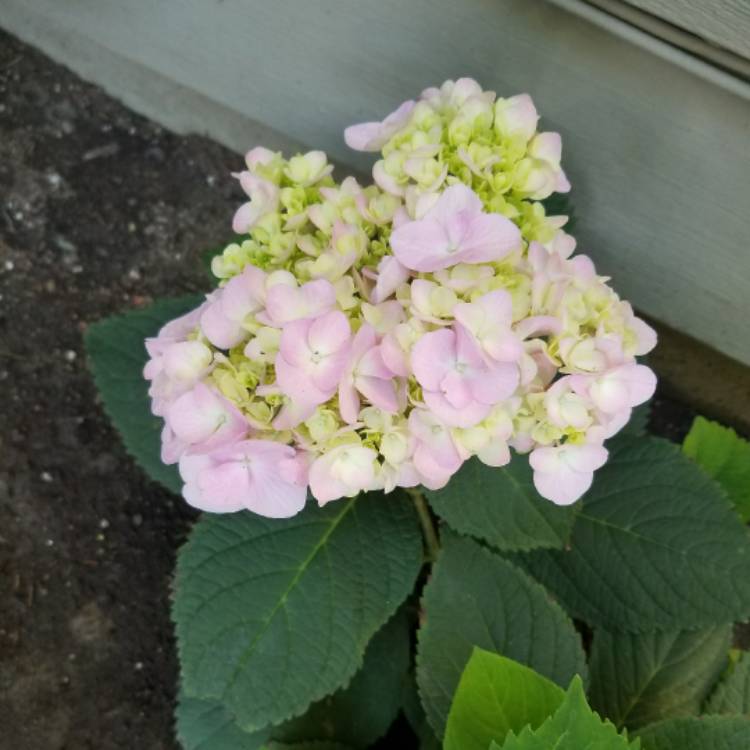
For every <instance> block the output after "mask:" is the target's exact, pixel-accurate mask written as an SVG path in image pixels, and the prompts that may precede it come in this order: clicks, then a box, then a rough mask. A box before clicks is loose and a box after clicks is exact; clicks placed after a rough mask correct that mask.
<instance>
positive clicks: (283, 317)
mask: <svg viewBox="0 0 750 750" xmlns="http://www.w3.org/2000/svg"><path fill="white" fill-rule="evenodd" d="M335 305H336V290H335V289H334V288H333V284H331V282H330V281H326V280H325V279H318V280H316V281H309V282H308V283H307V284H303V285H302V286H301V287H299V288H296V287H291V286H287V285H286V284H275V285H274V286H272V287H271V288H270V289H269V290H268V293H267V294H266V311H267V313H268V316H269V318H270V320H271V321H272V322H273V323H274V324H276V325H283V324H284V323H289V322H291V321H293V320H298V319H300V318H314V317H317V316H319V315H322V314H323V313H325V312H328V311H329V310H331V309H332V308H333V307H335Z"/></svg>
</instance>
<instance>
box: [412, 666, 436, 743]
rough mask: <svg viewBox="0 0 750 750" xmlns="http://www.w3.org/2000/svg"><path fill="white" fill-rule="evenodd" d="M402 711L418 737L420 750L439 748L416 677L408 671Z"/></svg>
mask: <svg viewBox="0 0 750 750" xmlns="http://www.w3.org/2000/svg"><path fill="white" fill-rule="evenodd" d="M403 711H404V715H405V716H406V720H407V721H408V722H409V725H410V726H411V728H412V730H413V731H414V734H416V735H417V737H418V738H419V747H420V750H440V742H439V741H438V739H437V737H435V733H434V732H433V731H432V727H431V726H430V722H429V721H427V715H426V714H425V712H424V708H423V707H422V701H421V699H420V697H419V690H418V689H417V677H416V675H415V674H414V673H410V674H409V677H408V679H407V681H406V686H405V688H404V705H403Z"/></svg>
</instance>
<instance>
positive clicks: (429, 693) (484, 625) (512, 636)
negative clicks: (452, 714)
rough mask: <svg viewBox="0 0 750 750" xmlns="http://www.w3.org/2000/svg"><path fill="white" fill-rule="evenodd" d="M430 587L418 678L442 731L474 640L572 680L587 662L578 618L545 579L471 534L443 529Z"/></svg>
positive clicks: (544, 672) (438, 730)
mask: <svg viewBox="0 0 750 750" xmlns="http://www.w3.org/2000/svg"><path fill="white" fill-rule="evenodd" d="M442 537H443V545H444V546H443V550H442V552H441V554H440V557H439V558H438V561H437V563H436V564H435V566H434V568H433V573H432V578H431V580H430V581H429V583H428V584H427V586H426V587H425V590H424V596H423V608H424V611H425V623H424V625H423V626H422V628H421V629H420V631H419V639H418V653H417V683H418V685H419V692H420V694H421V696H422V703H423V705H424V707H425V711H426V713H427V718H428V720H429V722H430V724H431V725H432V727H433V729H434V730H435V733H436V734H437V736H438V737H442V736H443V733H444V731H445V722H446V719H447V717H448V711H449V709H450V704H451V701H452V699H453V694H454V692H455V690H456V687H457V685H458V682H459V679H460V677H461V673H462V672H463V669H464V667H465V666H466V663H467V662H468V661H469V657H470V656H471V652H472V649H473V648H474V646H478V647H479V648H483V649H485V650H487V651H494V652H496V653H499V654H502V655H503V656H507V657H508V658H510V659H515V660H516V661H520V662H522V663H523V664H526V665H528V666H530V667H531V668H532V669H535V670H536V671H537V672H539V673H541V674H542V675H544V676H545V677H548V678H549V679H551V680H552V681H554V682H556V683H557V684H558V685H567V684H568V683H569V682H570V679H571V677H573V675H575V674H577V673H581V674H583V673H585V670H586V664H585V660H584V655H583V649H582V648H581V642H580V638H579V636H578V633H576V631H575V629H574V628H573V624H572V623H571V621H570V620H569V619H568V617H567V616H566V615H565V613H564V612H563V611H562V609H561V608H560V607H559V606H558V605H557V604H556V603H555V602H553V601H552V600H551V599H550V597H549V595H548V593H547V592H546V591H545V590H544V589H543V588H542V587H541V586H539V584H537V583H535V582H534V581H533V580H531V579H530V578H529V577H528V576H527V575H525V574H524V573H523V572H521V571H520V570H519V569H518V568H516V567H515V566H514V565H512V564H511V563H510V562H508V561H507V560H505V559H503V558H502V557H500V556H499V555H496V554H494V553H493V552H491V551H490V550H488V549H486V548H484V547H482V546H481V545H479V544H478V543H476V542H474V541H472V540H471V539H467V538H462V537H457V536H455V535H453V534H450V533H445V532H444V533H443V534H442Z"/></svg>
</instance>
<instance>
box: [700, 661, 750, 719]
mask: <svg viewBox="0 0 750 750" xmlns="http://www.w3.org/2000/svg"><path fill="white" fill-rule="evenodd" d="M706 711H707V712H708V713H710V714H744V715H746V716H748V715H750V654H748V653H747V652H744V653H742V654H740V657H739V659H738V660H737V662H736V663H735V664H732V665H731V667H730V668H729V670H728V671H727V673H726V674H725V675H724V677H722V679H721V682H720V683H719V684H718V685H717V686H716V690H714V692H713V694H712V695H711V697H710V699H709V701H708V703H707V704H706Z"/></svg>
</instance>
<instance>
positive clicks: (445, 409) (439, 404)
mask: <svg viewBox="0 0 750 750" xmlns="http://www.w3.org/2000/svg"><path fill="white" fill-rule="evenodd" d="M423 397H424V402H425V404H426V405H427V407H428V408H429V409H430V411H432V412H433V413H434V414H435V415H436V416H437V417H439V418H440V419H441V420H442V421H443V422H445V424H447V425H449V426H450V427H474V426H475V425H477V424H479V422H481V421H482V420H483V419H484V418H485V417H487V415H488V414H489V413H490V410H491V409H492V406H491V405H489V404H482V403H480V402H479V401H472V402H471V403H469V404H467V405H466V406H465V407H462V408H461V409H457V408H456V407H454V406H452V405H451V403H450V402H449V401H448V399H446V398H445V396H444V395H443V394H442V393H440V392H438V391H424V393H423Z"/></svg>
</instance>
